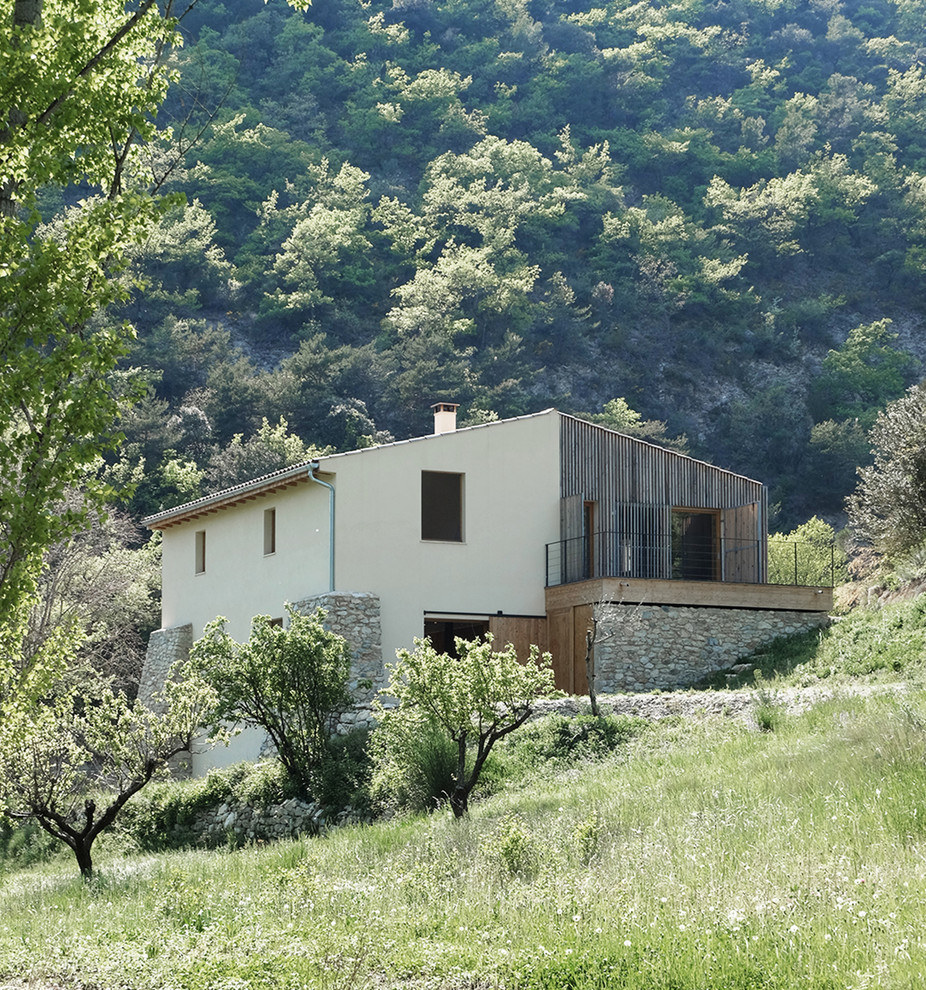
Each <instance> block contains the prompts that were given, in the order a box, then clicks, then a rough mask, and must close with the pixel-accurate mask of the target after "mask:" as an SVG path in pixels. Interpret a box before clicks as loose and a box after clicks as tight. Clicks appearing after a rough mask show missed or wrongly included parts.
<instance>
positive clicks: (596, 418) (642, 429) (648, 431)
mask: <svg viewBox="0 0 926 990" xmlns="http://www.w3.org/2000/svg"><path fill="white" fill-rule="evenodd" d="M579 418H580V419H586V420H588V422H589V423H596V424H598V425H599V426H606V427H607V428H608V429H609V430H617V432H618V433H626V434H627V435H628V436H631V437H637V438H638V439H640V440H648V441H650V443H658V444H660V445H661V446H663V447H669V448H670V449H671V450H677V451H679V453H682V454H685V453H687V452H688V438H687V437H685V436H680V437H668V436H666V424H665V423H664V422H663V421H662V420H658V419H644V418H643V417H642V416H641V415H640V414H639V413H638V412H637V411H636V409H632V408H631V406H630V405H629V403H628V402H627V400H626V399H624V398H623V397H621V398H618V399H609V400H608V401H607V402H606V403H605V404H604V407H603V408H602V411H601V412H600V413H579Z"/></svg>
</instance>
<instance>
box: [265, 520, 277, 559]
mask: <svg viewBox="0 0 926 990" xmlns="http://www.w3.org/2000/svg"><path fill="white" fill-rule="evenodd" d="M276 552H277V510H276V509H264V556H265V557H266V556H267V555H268V554H271V553H276Z"/></svg>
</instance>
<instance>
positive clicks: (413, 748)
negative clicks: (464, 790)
mask: <svg viewBox="0 0 926 990" xmlns="http://www.w3.org/2000/svg"><path fill="white" fill-rule="evenodd" d="M372 757H373V764H374V771H373V775H372V779H371V782H370V793H371V798H372V801H373V804H374V806H375V807H377V808H378V809H379V810H380V811H386V812H388V811H397V810H405V811H433V810H434V809H435V808H436V807H437V806H438V805H440V804H441V803H442V802H443V801H446V800H447V796H448V795H449V794H450V791H451V789H452V788H453V782H454V774H455V772H456V769H457V747H456V744H455V743H454V742H453V740H451V739H450V738H449V737H448V736H447V735H446V734H445V733H444V732H443V731H442V730H441V729H440V728H438V727H437V726H435V725H434V724H433V723H431V722H429V721H428V720H427V719H425V718H421V719H412V718H409V717H406V718H403V719H392V720H385V721H384V722H382V723H381V724H380V726H379V728H377V730H376V732H375V733H374V734H373V738H372Z"/></svg>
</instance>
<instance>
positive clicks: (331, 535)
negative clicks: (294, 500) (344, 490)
mask: <svg viewBox="0 0 926 990" xmlns="http://www.w3.org/2000/svg"><path fill="white" fill-rule="evenodd" d="M318 468H319V463H318V461H312V462H311V463H310V464H309V481H314V482H315V484H316V485H324V487H325V488H327V489H328V590H329V591H334V485H329V484H328V482H327V481H322V480H321V478H316V477H315V472H316V471H317V470H318Z"/></svg>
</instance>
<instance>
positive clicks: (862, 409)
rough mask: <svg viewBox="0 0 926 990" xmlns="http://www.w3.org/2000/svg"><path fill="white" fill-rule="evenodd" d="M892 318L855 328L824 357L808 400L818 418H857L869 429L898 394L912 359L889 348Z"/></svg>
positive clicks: (910, 371)
mask: <svg viewBox="0 0 926 990" xmlns="http://www.w3.org/2000/svg"><path fill="white" fill-rule="evenodd" d="M891 322H892V321H891V320H889V319H884V320H876V321H875V322H874V323H866V324H862V325H860V326H857V327H854V328H853V329H852V330H850V331H849V336H848V337H847V338H846V341H845V343H844V344H843V346H842V347H840V348H839V349H837V350H831V351H830V352H829V353H828V354H827V355H826V357H825V358H824V359H823V367H822V368H821V371H820V375H819V377H818V378H817V379H816V381H815V382H814V383H813V390H812V394H811V396H810V403H809V405H810V411H811V413H813V414H814V417H815V418H816V419H817V420H818V421H819V420H822V419H825V418H830V419H836V420H845V419H858V420H859V422H860V423H861V426H862V428H863V429H868V428H870V427H871V425H872V424H873V423H874V419H875V416H876V415H877V413H878V412H879V411H880V410H881V409H882V408H883V407H884V406H885V405H886V404H887V403H888V402H889V401H891V400H892V399H896V398H898V397H899V396H900V395H901V394H902V393H903V390H904V388H905V387H906V386H907V385H908V384H909V383H910V380H911V378H912V377H913V373H914V371H915V369H916V367H917V361H916V359H915V358H914V357H913V356H912V355H910V354H908V353H906V352H905V351H901V350H899V349H898V348H896V347H893V346H892V345H893V343H894V342H895V341H896V340H897V334H896V333H892V332H891V330H890V327H891Z"/></svg>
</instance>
